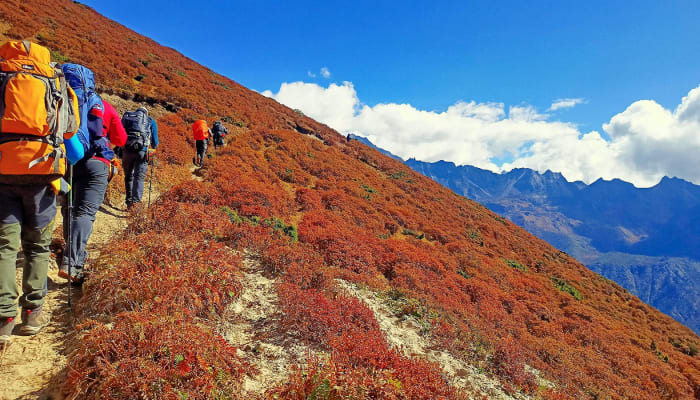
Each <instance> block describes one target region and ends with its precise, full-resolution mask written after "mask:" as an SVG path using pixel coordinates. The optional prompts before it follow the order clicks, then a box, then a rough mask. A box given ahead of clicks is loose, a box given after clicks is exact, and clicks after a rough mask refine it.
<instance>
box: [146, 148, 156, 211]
mask: <svg viewBox="0 0 700 400" xmlns="http://www.w3.org/2000/svg"><path fill="white" fill-rule="evenodd" d="M155 167H156V153H153V159H151V178H150V179H149V180H148V208H151V188H152V186H153V168H155Z"/></svg>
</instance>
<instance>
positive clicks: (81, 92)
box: [61, 64, 114, 160]
mask: <svg viewBox="0 0 700 400" xmlns="http://www.w3.org/2000/svg"><path fill="white" fill-rule="evenodd" d="M61 69H63V73H64V74H65V75H66V80H67V81H68V84H69V85H70V87H71V88H72V89H73V91H74V92H75V95H76V96H77V97H78V108H79V109H80V128H79V129H78V132H76V134H75V135H76V136H77V137H78V139H79V140H80V143H81V144H82V145H83V149H84V150H85V158H90V157H92V156H98V157H102V158H105V159H107V160H111V159H113V158H114V152H113V151H112V149H111V148H110V146H109V140H107V138H105V137H104V133H103V130H102V124H101V123H100V124H99V126H98V124H97V122H96V121H95V118H96V117H95V116H94V115H91V114H89V112H90V110H92V109H93V108H98V109H99V110H100V112H104V106H103V105H102V99H101V98H100V96H99V95H98V94H97V93H96V92H95V74H93V72H92V71H91V70H90V69H88V68H87V67H84V66H82V65H79V64H63V65H62V66H61ZM96 106H97V107H96ZM91 123H95V125H94V126H91V127H92V129H89V128H88V125H89V124H91Z"/></svg>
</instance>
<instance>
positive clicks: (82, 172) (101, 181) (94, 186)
mask: <svg viewBox="0 0 700 400" xmlns="http://www.w3.org/2000/svg"><path fill="white" fill-rule="evenodd" d="M108 176H109V167H108V166H107V164H106V163H105V162H103V161H100V160H97V159H94V158H90V159H88V160H82V161H79V162H78V163H77V164H76V165H75V166H74V167H73V214H72V215H71V225H70V229H71V232H70V249H66V250H64V252H63V264H64V265H71V266H72V267H73V268H74V269H75V272H76V273H77V274H78V275H80V273H82V268H83V266H84V265H85V260H86V259H87V250H86V247H87V243H88V240H89V239H90V235H91V234H92V224H93V223H94V222H95V216H96V215H97V210H99V208H100V206H101V205H102V202H103V201H104V199H105V192H107V178H108ZM63 210H65V211H63ZM62 211H63V215H64V217H65V216H66V213H67V210H66V207H63V208H62ZM63 226H64V233H65V229H66V227H67V226H68V224H67V223H65V219H64V224H63Z"/></svg>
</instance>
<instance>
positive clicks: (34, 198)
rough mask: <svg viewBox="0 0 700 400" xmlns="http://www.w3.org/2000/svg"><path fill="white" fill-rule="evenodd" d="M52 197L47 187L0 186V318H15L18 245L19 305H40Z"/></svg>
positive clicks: (52, 212) (53, 213) (53, 208)
mask: <svg viewBox="0 0 700 400" xmlns="http://www.w3.org/2000/svg"><path fill="white" fill-rule="evenodd" d="M55 216H56V195H55V194H54V192H53V189H52V188H51V187H49V186H48V185H27V186H19V185H0V318H8V317H14V316H16V315H17V304H16V303H15V300H17V297H18V293H17V284H16V281H15V272H16V268H17V266H16V262H17V252H19V245H20V242H21V243H22V251H23V252H24V268H23V271H22V272H23V274H22V297H20V299H19V305H20V306H21V307H22V308H26V309H35V308H37V307H39V306H41V305H42V304H43V303H44V296H46V273H47V271H48V267H49V257H50V256H51V250H50V249H49V245H50V244H51V236H52V235H53V219H54V217H55Z"/></svg>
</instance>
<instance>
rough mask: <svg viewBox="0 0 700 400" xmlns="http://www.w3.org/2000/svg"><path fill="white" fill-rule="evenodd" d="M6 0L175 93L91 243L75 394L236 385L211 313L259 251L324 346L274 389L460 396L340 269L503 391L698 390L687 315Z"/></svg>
mask: <svg viewBox="0 0 700 400" xmlns="http://www.w3.org/2000/svg"><path fill="white" fill-rule="evenodd" d="M0 20H1V22H0V39H7V38H13V39H16V38H23V39H31V40H34V41H36V42H38V43H41V44H43V45H46V46H48V47H50V48H51V49H53V50H54V57H55V59H56V60H58V61H65V60H70V61H72V62H80V63H84V64H86V65H87V66H89V67H90V68H92V69H93V70H94V71H96V74H97V78H98V79H99V84H100V87H101V90H102V91H103V92H105V93H111V94H116V95H119V96H122V97H125V98H129V99H133V100H136V101H143V102H148V103H152V104H160V105H163V106H164V107H166V108H167V109H169V110H170V111H172V113H170V114H168V115H166V116H164V117H161V118H160V119H159V121H158V122H159V126H160V130H161V131H162V133H160V135H161V142H162V143H163V145H162V147H161V151H160V153H161V155H160V157H161V158H160V159H161V160H162V161H163V164H162V167H163V168H159V170H160V171H161V176H160V180H161V184H162V185H163V186H164V187H166V189H168V191H167V192H166V193H164V194H163V195H162V196H161V199H160V200H159V201H158V203H157V204H156V205H154V206H153V207H152V209H151V210H149V212H148V213H147V215H148V216H147V218H146V219H138V220H134V221H133V222H132V225H131V227H130V229H129V230H128V232H127V234H126V235H125V237H124V238H123V240H121V241H120V242H119V243H117V244H115V245H112V246H110V248H109V249H105V250H104V252H103V257H102V258H101V259H100V260H97V261H96V262H95V263H94V265H93V269H94V270H95V271H96V272H95V273H94V274H93V276H92V278H91V280H90V281H89V282H88V283H87V284H86V287H85V289H84V297H83V300H82V301H81V305H80V311H81V313H82V314H81V315H82V316H83V318H84V319H85V321H86V322H85V324H83V326H82V329H83V334H84V336H83V339H82V340H81V342H80V344H79V345H78V347H77V349H76V350H75V352H74V353H73V354H72V355H71V357H70V359H69V368H68V369H69V377H68V383H67V385H66V388H65V389H66V391H67V392H68V394H69V395H72V396H77V397H78V398H190V399H192V398H236V396H237V393H239V389H240V387H241V384H242V382H243V379H244V376H245V375H246V374H248V375H255V374H256V373H257V372H256V371H255V370H254V368H252V367H251V366H250V364H249V360H246V359H245V357H242V356H241V353H240V352H236V349H234V348H232V347H231V346H230V345H229V344H228V343H227V342H226V341H225V340H224V339H223V338H222V337H221V336H220V335H219V333H218V331H217V328H216V327H217V325H218V324H219V323H220V322H221V318H222V315H223V313H224V311H225V310H226V309H227V307H228V305H230V304H231V303H232V302H233V301H234V300H235V299H236V298H237V297H238V296H240V293H241V286H240V283H239V280H240V270H241V258H242V257H243V256H244V255H251V256H252V257H255V258H257V259H259V260H260V262H261V263H262V264H263V265H264V267H265V269H266V271H267V273H268V274H269V275H270V276H272V277H274V278H275V279H276V282H277V287H276V290H277V294H278V296H279V298H280V302H279V304H280V307H281V309H282V310H281V311H282V313H283V314H282V315H283V317H282V318H281V320H280V321H279V323H280V324H282V326H284V328H285V329H287V330H288V331H289V332H293V335H295V336H296V337H297V339H298V340H300V341H302V342H304V343H305V344H306V345H308V348H310V349H313V350H314V352H315V353H316V354H322V355H325V356H324V357H314V356H310V357H309V359H308V360H299V362H300V363H301V364H300V366H299V368H301V369H299V368H295V367H292V371H291V374H290V375H289V378H288V379H287V381H286V382H281V383H280V384H279V385H278V386H277V387H273V388H269V390H268V391H267V392H266V393H265V394H264V395H263V396H264V397H266V398H293V399H305V398H382V399H409V398H410V399H426V398H443V399H453V398H466V397H468V393H464V392H462V391H461V390H460V389H459V388H455V387H452V386H450V382H449V381H448V380H446V379H445V378H444V376H443V374H442V371H441V370H440V366H439V365H437V364H433V363H430V362H427V361H425V360H422V359H420V358H418V357H415V358H411V357H409V356H407V355H405V354H404V353H402V352H401V351H399V349H395V348H392V347H391V346H390V345H389V344H388V341H387V340H386V338H385V337H384V336H383V335H382V331H381V330H380V327H379V325H378V322H377V321H376V319H375V317H374V315H373V313H372V311H371V310H370V309H369V308H368V307H367V306H366V305H365V304H364V303H363V302H361V301H358V300H357V299H355V298H352V297H348V296H347V295H346V294H344V292H343V291H342V290H340V289H339V287H338V280H341V279H342V280H345V281H350V282H353V283H357V284H360V285H361V286H362V287H366V288H369V289H371V290H373V291H377V292H382V293H386V294H387V296H388V297H389V298H391V299H393V300H392V301H394V302H395V303H397V304H399V305H400V307H399V308H401V310H400V312H402V313H405V314H409V315H412V316H413V317H414V318H415V319H416V320H418V321H419V323H420V325H421V327H422V329H421V333H422V335H424V336H425V337H426V338H427V339H429V341H430V342H431V343H433V344H434V346H435V349H437V350H442V351H446V352H449V353H450V354H451V355H452V356H453V357H455V358H457V359H460V360H463V361H466V362H468V363H470V364H472V365H475V366H476V367H478V368H480V369H481V370H483V371H485V373H488V374H491V375H493V376H495V377H497V378H498V379H499V380H500V381H501V383H502V384H503V386H504V387H505V388H506V389H507V390H510V391H512V392H522V393H524V394H528V395H531V396H533V397H540V398H550V399H612V398H629V399H665V398H668V399H689V398H697V397H699V396H700V371H699V370H700V359H698V356H697V349H698V347H699V346H700V339H699V338H698V337H697V336H696V335H695V334H693V333H692V332H691V331H690V330H689V329H687V328H686V327H684V326H682V325H680V324H679V323H677V322H675V321H674V320H672V319H671V318H669V317H667V316H665V315H663V314H661V313H660V312H658V311H657V310H655V309H653V308H651V307H649V306H648V305H646V304H644V303H642V302H641V301H640V300H639V299H638V298H636V297H634V296H632V295H630V294H629V293H628V292H627V291H625V290H624V289H622V288H621V287H620V286H618V285H616V284H614V283H612V282H611V281H609V280H606V279H604V278H602V277H601V276H599V275H597V274H595V273H592V272H591V271H589V270H588V269H586V268H585V267H584V266H582V265H581V264H580V263H578V262H577V261H575V260H574V259H572V258H571V257H569V256H568V255H566V254H564V253H561V252H559V251H557V250H556V249H554V248H553V247H551V246H549V245H548V244H546V243H545V242H544V241H542V240H539V239H537V238H535V237H534V236H532V235H530V234H528V233H527V232H526V231H524V230H523V229H521V228H519V227H517V226H516V225H514V224H512V223H511V222H509V221H507V220H504V219H503V218H501V217H499V216H497V215H496V214H493V213H491V212H490V211H488V210H487V209H485V208H484V207H483V206H481V205H479V204H477V203H475V202H473V201H470V200H467V199H465V198H464V197H462V196H459V195H456V194H455V193H453V192H451V191H449V190H447V189H445V188H443V187H441V186H440V185H439V184H437V183H435V182H433V181H431V180H430V179H428V178H425V177H423V176H421V175H419V174H416V173H415V172H413V171H411V170H410V169H409V168H408V167H406V166H404V165H402V164H401V163H400V162H398V161H396V160H393V159H391V158H389V157H386V156H384V155H382V154H380V153H379V152H377V151H375V150H373V149H370V148H369V147H367V146H365V145H363V144H361V143H359V142H357V141H350V142H346V140H345V138H344V137H342V136H341V135H339V134H337V133H336V132H334V131H332V130H331V129H329V128H328V127H326V126H324V125H322V124H319V123H317V122H315V121H313V120H311V119H309V118H306V117H304V116H302V115H299V114H297V113H295V112H294V111H293V110H290V109H288V108H286V107H284V106H282V105H280V104H278V103H276V102H275V101H273V100H270V99H267V98H265V97H263V96H261V95H259V94H257V93H255V92H252V91H250V90H247V89H245V88H244V87H242V86H240V85H238V84H237V83H235V82H233V81H231V80H229V79H227V78H225V77H222V76H220V75H218V74H216V73H214V72H212V71H210V70H208V69H206V68H205V67H202V66H200V65H198V64H196V63H194V62H193V61H192V60H189V59H187V58H186V57H184V56H182V55H181V54H179V53H177V52H176V51H175V50H172V49H168V48H164V47H162V46H160V45H158V44H157V43H155V42H153V41H151V40H149V39H147V38H144V37H142V36H140V35H138V34H136V33H134V32H132V31H130V30H128V29H126V28H125V27H123V26H121V25H119V24H117V23H115V22H112V21H110V20H108V19H106V18H104V17H102V16H100V15H98V14H97V13H95V12H94V11H93V10H91V9H90V8H87V7H85V6H83V5H80V4H78V3H74V2H71V1H67V0H51V1H49V0H22V1H5V2H3V4H2V6H1V8H0ZM76 20H79V21H82V23H81V24H80V25H75V24H74V23H73V21H76ZM2 36H4V37H2ZM198 118H206V119H207V120H209V121H211V120H213V119H219V118H220V119H223V120H224V121H225V122H226V124H227V125H228V126H229V128H232V129H231V131H232V132H233V133H234V134H233V135H232V137H231V138H230V143H229V144H228V146H227V147H226V148H225V149H224V150H222V151H219V153H218V154H217V156H216V157H215V158H214V159H213V160H211V162H210V163H209V165H208V166H207V167H206V169H205V170H204V171H202V181H195V180H190V173H189V169H190V164H189V163H190V160H191V155H192V152H193V151H192V150H191V149H192V142H191V139H189V133H190V131H189V127H188V126H189V124H190V123H191V122H192V121H193V120H195V119H198ZM533 369H534V370H537V371H539V375H540V377H542V378H545V379H546V380H547V381H550V382H552V383H553V386H552V385H542V384H538V382H541V380H538V379H536V377H535V374H534V372H533ZM308 396H315V397H308Z"/></svg>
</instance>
